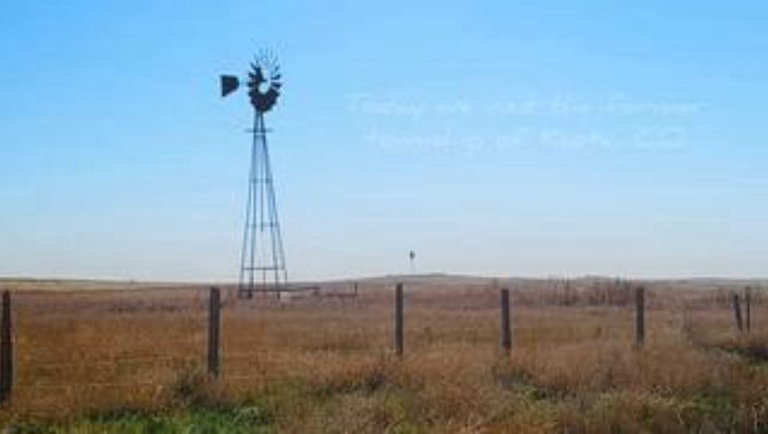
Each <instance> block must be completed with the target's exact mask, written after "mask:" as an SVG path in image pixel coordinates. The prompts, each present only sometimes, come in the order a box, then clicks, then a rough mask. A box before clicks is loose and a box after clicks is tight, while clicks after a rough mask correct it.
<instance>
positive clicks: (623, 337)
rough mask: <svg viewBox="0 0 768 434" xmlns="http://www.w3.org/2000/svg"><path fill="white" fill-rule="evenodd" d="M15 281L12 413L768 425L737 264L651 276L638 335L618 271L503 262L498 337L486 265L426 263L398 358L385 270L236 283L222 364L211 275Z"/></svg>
mask: <svg viewBox="0 0 768 434" xmlns="http://www.w3.org/2000/svg"><path fill="white" fill-rule="evenodd" d="M13 285H17V286H16V287H14V286H13ZM19 285H20V283H18V282H17V283H9V282H5V286H6V287H10V288H11V289H12V290H15V292H14V293H13V303H14V311H13V312H14V337H15V364H16V378H15V384H14V390H13V396H12V400H11V402H10V403H8V404H7V405H5V406H4V407H3V408H2V409H1V410H0V422H2V424H3V425H5V426H7V427H11V428H12V429H13V432H116V433H117V432H120V433H123V432H294V433H308V432H339V433H342V432H349V433H366V432H371V433H380V432H399V433H417V432H450V433H453V432H467V433H470V432H488V433H494V432H518V433H603V432H605V433H616V432H702V433H708V432H712V433H715V432H768V363H766V358H768V346H767V345H768V308H767V306H765V305H764V303H763V301H762V298H761V294H760V293H759V291H754V292H753V294H754V296H753V306H752V315H751V317H752V318H751V322H752V324H751V331H750V332H744V333H738V332H737V331H736V330H735V327H734V321H733V311H732V307H731V304H730V291H731V290H737V291H741V290H742V289H743V286H741V285H742V282H731V283H730V284H729V283H727V282H709V281H687V282H682V281H681V282H651V283H647V284H646V286H647V288H648V295H647V304H648V310H647V313H646V321H647V335H646V344H645V346H644V347H643V348H641V349H636V348H635V347H634V310H633V307H632V297H631V291H630V289H629V288H627V287H625V286H624V285H615V284H614V283H613V282H612V281H608V280H594V279H582V280H576V281H572V282H570V284H569V285H568V286H567V287H566V286H565V285H564V284H563V282H560V281H546V280H516V281H513V282H507V281H501V282H498V285H501V286H508V287H510V288H511V289H512V304H513V314H512V315H513V324H514V344H513V350H512V351H511V353H510V354H503V353H502V351H500V350H499V319H498V316H499V312H498V290H497V289H495V288H494V287H493V285H492V284H490V283H489V282H484V281H472V280H469V279H464V280H461V279H459V280H457V281H452V280H450V279H448V278H441V279H437V278H436V279H428V278H424V279H418V280H417V281H414V282H411V283H406V318H405V354H404V356H403V357H402V359H398V358H397V357H395V356H394V355H393V354H392V353H391V351H390V347H391V335H392V324H391V322H392V302H393V296H392V290H391V282H389V281H384V280H368V281H361V284H360V294H359V297H358V298H356V299H353V298H339V297H331V296H327V295H324V294H328V293H341V292H345V291H346V292H348V291H349V285H348V284H341V283H338V284H327V285H324V287H323V290H322V291H321V292H320V295H317V296H313V295H306V296H304V297H301V298H296V299H294V300H292V301H290V302H285V303H280V304H278V303H275V302H270V301H265V300H261V299H259V298H256V299H254V300H249V301H243V300H236V299H235V298H234V297H233V295H234V294H233V293H232V292H231V291H229V290H226V289H225V290H224V293H223V294H224V300H223V301H224V307H223V310H222V350H221V351H222V353H221V354H222V373H221V377H220V378H219V379H218V381H209V380H208V379H207V377H206V375H205V357H206V353H205V349H206V339H207V338H206V336H207V335H206V333H207V329H206V318H207V311H206V306H207V291H206V290H205V288H203V287H196V288H191V287H187V288H185V287H182V286H178V287H170V286H169V287H162V288H158V287H156V286H153V287H146V288H143V287H142V286H141V285H134V287H133V289H130V290H127V289H122V288H120V289H115V288H105V289H104V290H102V291H96V290H93V289H96V287H98V284H96V283H91V285H92V286H93V287H89V288H87V289H88V290H77V286H78V285H77V284H70V287H66V288H57V289H58V290H57V291H42V290H36V289H35V285H34V283H29V282H28V283H26V284H25V285H26V286H24V287H23V288H22V287H20V286H19ZM43 286H44V285H43ZM45 289H48V288H45ZM73 289H74V290H73Z"/></svg>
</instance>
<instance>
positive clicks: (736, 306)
mask: <svg viewBox="0 0 768 434" xmlns="http://www.w3.org/2000/svg"><path fill="white" fill-rule="evenodd" d="M732 299H733V316H734V318H735V319H736V329H737V330H738V331H740V332H742V331H744V322H743V321H742V319H741V298H740V297H739V294H737V293H735V292H734V293H733V296H732Z"/></svg>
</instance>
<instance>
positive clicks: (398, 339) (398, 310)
mask: <svg viewBox="0 0 768 434" xmlns="http://www.w3.org/2000/svg"><path fill="white" fill-rule="evenodd" d="M394 338H395V339H394V341H395V342H394V344H395V354H397V355H398V356H402V355H403V284H402V283H398V284H397V286H396V287H395V336H394Z"/></svg>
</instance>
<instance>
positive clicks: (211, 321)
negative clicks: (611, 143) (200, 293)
mask: <svg viewBox="0 0 768 434" xmlns="http://www.w3.org/2000/svg"><path fill="white" fill-rule="evenodd" d="M220 333H221V298H220V295H219V288H215V287H211V294H210V300H209V302H208V375H210V376H211V377H213V378H218V376H219V337H220Z"/></svg>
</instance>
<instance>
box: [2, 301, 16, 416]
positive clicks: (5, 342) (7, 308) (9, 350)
mask: <svg viewBox="0 0 768 434" xmlns="http://www.w3.org/2000/svg"><path fill="white" fill-rule="evenodd" d="M11 337H12V336H11V293H10V292H8V291H7V290H6V291H3V312H2V318H0V402H6V401H8V400H9V399H10V398H11V389H12V388H13V342H12V341H11Z"/></svg>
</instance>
